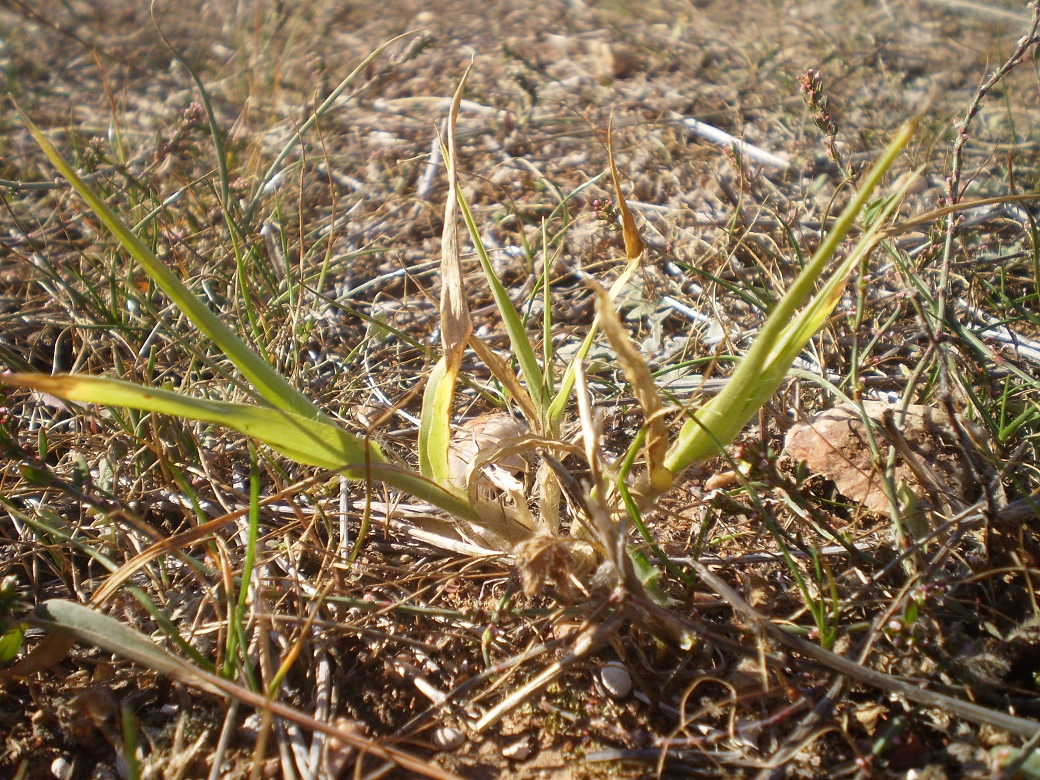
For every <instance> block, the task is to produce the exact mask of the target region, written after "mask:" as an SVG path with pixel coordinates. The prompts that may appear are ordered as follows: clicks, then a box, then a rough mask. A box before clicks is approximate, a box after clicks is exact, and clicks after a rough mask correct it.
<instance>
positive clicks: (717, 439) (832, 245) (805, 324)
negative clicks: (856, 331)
mask: <svg viewBox="0 0 1040 780" xmlns="http://www.w3.org/2000/svg"><path fill="white" fill-rule="evenodd" d="M916 124H917V120H916V119H915V120H911V121H910V122H907V123H906V124H905V125H904V126H903V127H902V128H901V129H900V130H899V132H898V133H897V134H896V136H895V138H894V139H893V140H892V142H891V143H890V144H889V145H888V147H887V148H886V149H885V151H884V153H883V154H882V155H881V157H880V158H879V160H878V162H877V163H876V164H875V165H874V167H873V169H872V170H871V171H870V174H869V175H868V176H867V177H866V178H865V179H864V180H863V183H862V184H861V185H860V187H859V189H858V190H857V191H856V194H855V196H854V197H853V199H852V201H851V202H850V203H849V205H848V206H847V207H846V208H845V210H844V211H843V212H842V214H841V216H840V217H839V218H838V220H837V222H836V223H835V225H834V227H833V228H831V231H830V232H829V233H828V234H827V236H826V238H825V239H824V241H823V242H822V243H821V244H820V247H819V248H818V249H817V250H816V253H815V254H814V255H813V257H812V259H811V260H810V262H809V264H808V265H807V266H806V267H805V268H804V269H803V270H802V272H801V273H800V274H799V275H798V277H797V279H795V281H794V282H793V283H792V285H791V287H790V288H789V289H788V291H787V293H786V294H785V295H784V297H783V298H782V299H781V300H780V302H779V303H778V304H777V305H776V308H775V309H774V310H773V312H772V313H771V314H770V315H769V317H768V319H767V320H766V322H765V323H764V325H763V326H762V330H761V332H760V333H759V335H758V337H757V338H756V339H755V342H754V343H753V344H752V345H751V349H749V350H748V353H747V355H746V356H745V357H744V359H743V360H742V361H741V363H740V366H739V367H738V368H737V370H736V371H735V372H734V373H733V376H732V377H730V379H729V381H728V382H727V383H726V385H725V387H724V388H723V390H722V392H720V393H719V394H718V395H717V396H715V398H713V399H712V400H711V401H710V402H709V403H707V404H706V405H705V406H704V407H702V408H701V409H699V410H698V411H697V412H696V414H695V416H694V417H693V419H690V420H688V421H687V422H686V423H685V424H684V425H683V427H682V430H681V431H680V433H679V437H678V439H677V440H676V441H675V443H674V444H673V445H672V447H671V449H670V450H669V452H668V458H667V460H666V463H665V465H666V466H667V468H668V469H669V470H670V471H671V472H672V473H673V474H678V473H679V472H681V471H682V470H683V469H685V468H686V467H687V466H689V465H690V464H692V463H694V462H697V461H701V460H706V459H707V458H710V457H712V456H713V455H715V454H717V453H718V452H719V451H720V450H721V448H722V447H724V446H726V445H727V444H729V443H730V442H731V441H733V439H735V438H736V437H737V435H738V434H739V433H740V431H741V430H742V429H743V428H744V426H745V425H746V424H747V422H748V421H749V420H750V419H751V417H752V416H753V415H754V414H755V412H756V411H757V410H758V409H759V408H761V407H762V405H763V404H765V403H766V402H767V401H768V400H769V398H770V397H771V396H772V394H773V393H774V392H775V391H776V389H777V388H778V387H779V386H780V383H781V382H783V380H784V377H785V376H786V374H787V371H788V369H789V368H790V366H791V362H792V361H793V360H794V358H795V357H797V355H798V353H799V352H800V351H801V349H802V348H803V347H804V346H805V344H806V343H807V342H808V340H809V339H810V338H811V337H812V335H813V334H814V333H815V332H816V330H818V329H819V328H820V327H821V326H822V325H823V323H824V322H825V321H826V318H827V317H828V316H829V315H830V312H831V311H832V310H833V308H834V306H835V304H836V303H837V302H838V300H839V298H840V291H841V289H842V286H843V285H844V282H845V280H846V278H847V277H848V274H849V273H850V272H851V270H852V268H853V267H855V264H856V263H858V262H859V260H860V259H862V257H863V256H864V255H865V254H866V253H868V252H869V251H870V250H871V249H872V248H873V246H874V244H875V242H876V239H877V235H878V233H879V231H880V230H881V228H882V227H883V222H884V216H887V214H888V213H890V211H891V209H892V208H894V205H895V201H896V200H898V199H895V200H893V202H891V203H890V204H889V206H888V209H886V211H885V212H884V215H883V216H879V218H877V219H876V220H875V221H874V222H873V224H872V226H871V227H870V229H869V230H868V231H867V232H865V233H864V234H863V235H862V236H861V237H860V239H859V241H858V242H857V244H856V246H855V247H854V248H853V250H852V252H851V253H850V255H849V257H848V258H846V260H845V261H844V262H843V263H842V264H841V265H840V266H839V267H838V268H837V269H836V270H835V271H834V272H833V273H832V274H831V276H830V277H828V281H827V282H826V283H825V284H824V287H823V288H822V289H821V290H820V292H819V293H817V294H816V295H815V296H814V298H813V301H812V302H811V303H810V304H809V307H808V308H806V309H805V311H803V312H801V314H799V309H801V308H802V306H803V305H804V304H805V302H806V300H808V299H809V298H810V296H812V295H813V292H814V290H815V287H816V283H817V281H818V280H819V279H820V278H821V277H822V276H823V274H824V272H825V271H826V268H827V265H828V264H829V263H830V261H831V259H832V258H833V256H834V255H835V253H836V252H837V251H838V249H839V248H840V246H841V242H842V241H843V240H844V238H845V236H846V234H847V233H848V232H849V230H850V229H851V228H852V226H853V224H854V223H855V221H856V219H857V217H858V216H859V215H860V213H861V212H862V211H863V209H864V208H865V207H866V206H867V204H868V203H869V202H870V199H871V195H872V194H873V192H874V190H875V188H876V187H877V185H878V184H879V183H880V182H881V179H882V178H883V177H884V175H885V174H886V173H887V172H888V170H889V168H890V167H891V166H892V164H893V163H894V162H895V160H896V158H897V157H898V156H899V154H900V152H901V151H902V149H903V147H904V146H906V144H907V143H908V142H909V140H910V138H911V136H912V135H913V132H914V129H915V127H916ZM796 315H799V319H798V320H797V321H795V320H794V317H795V316H796ZM792 323H793V324H792Z"/></svg>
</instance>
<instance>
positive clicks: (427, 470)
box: [419, 356, 459, 485]
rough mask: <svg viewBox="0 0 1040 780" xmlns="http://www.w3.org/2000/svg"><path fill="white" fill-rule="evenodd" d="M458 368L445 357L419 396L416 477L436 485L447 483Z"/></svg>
mask: <svg viewBox="0 0 1040 780" xmlns="http://www.w3.org/2000/svg"><path fill="white" fill-rule="evenodd" d="M458 373H459V372H458V366H457V365H456V366H452V365H451V361H450V360H449V358H448V356H445V357H443V358H441V359H440V360H438V361H437V365H436V366H434V368H433V373H432V374H430V378H429V379H428V380H427V381H426V390H425V391H424V392H423V404H422V417H421V418H420V421H419V422H420V425H419V473H420V474H422V475H423V476H424V477H426V478H427V479H432V480H434V481H435V482H437V483H438V484H441V485H446V484H447V483H448V447H449V446H450V444H451V412H452V401H453V399H454V398H455V380H456V379H457V378H458Z"/></svg>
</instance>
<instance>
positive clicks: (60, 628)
mask: <svg viewBox="0 0 1040 780" xmlns="http://www.w3.org/2000/svg"><path fill="white" fill-rule="evenodd" d="M30 623H31V624H32V625H34V626H36V627H37V628H42V629H44V630H45V631H47V632H48V633H51V634H57V635H58V636H64V637H68V638H69V639H74V640H76V641H77V642H82V643H84V644H87V645H92V646H94V647H99V648H101V649H102V650H105V651H107V652H109V653H114V654H116V655H120V656H123V657H124V658H129V659H130V660H132V661H134V662H136V663H139V664H141V665H142V666H144V667H145V668H148V669H152V670H154V671H156V672H159V673H161V674H165V675H168V676H170V677H172V678H173V679H175V680H181V681H182V682H187V683H189V684H191V685H197V686H199V687H201V688H203V689H205V690H207V691H209V692H210V693H216V694H218V695H220V693H221V691H220V690H218V689H216V688H213V687H212V686H210V685H209V684H207V682H206V681H205V680H204V679H203V678H202V673H201V672H200V671H198V670H195V669H193V668H192V667H191V665H190V664H189V663H188V662H187V661H184V660H182V659H180V658H178V657H177V656H175V655H172V654H171V653H169V652H167V651H166V650H164V649H163V648H161V647H159V646H158V645H157V644H155V643H154V642H152V641H151V640H150V639H148V638H147V637H146V636H144V635H143V634H141V633H140V632H139V631H135V630H134V629H132V628H130V627H129V626H127V625H124V624H123V623H120V622H119V621H118V620H116V619H114V618H110V617H109V616H108V615H104V614H102V613H100V612H97V611H95V610H93V609H91V608H90V607H85V606H83V605H82V604H77V603H76V602H74V601H63V600H61V599H54V600H52V601H45V602H43V603H42V604H39V605H37V607H36V609H35V610H34V611H33V616H32V618H31V620H30Z"/></svg>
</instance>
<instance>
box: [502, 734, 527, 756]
mask: <svg viewBox="0 0 1040 780" xmlns="http://www.w3.org/2000/svg"><path fill="white" fill-rule="evenodd" d="M502 755H503V756H505V757H506V758H511V759H512V760H513V761H523V760H525V759H526V758H528V757H529V756H530V755H531V738H530V737H523V738H522V739H518V740H517V741H516V742H514V743H512V744H511V745H506V746H505V747H504V748H502Z"/></svg>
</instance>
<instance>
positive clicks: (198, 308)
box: [19, 109, 327, 420]
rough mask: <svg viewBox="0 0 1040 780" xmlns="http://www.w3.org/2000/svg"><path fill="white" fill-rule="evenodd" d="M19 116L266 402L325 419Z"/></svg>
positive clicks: (63, 172)
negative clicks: (156, 254)
mask: <svg viewBox="0 0 1040 780" xmlns="http://www.w3.org/2000/svg"><path fill="white" fill-rule="evenodd" d="M19 113H20V114H21V117H22V121H24V122H25V124H26V126H27V127H28V128H29V131H30V132H31V133H32V135H33V138H35V139H36V143H38V144H39V146H40V148H41V149H42V150H43V153H44V154H46V155H47V157H48V159H50V161H51V164H53V165H54V167H55V168H57V169H58V172H59V173H60V174H61V175H62V176H63V177H64V178H65V179H66V180H67V181H68V182H69V184H71V185H72V187H73V189H75V190H76V192H78V193H79V195H80V197H81V198H83V200H85V201H86V202H87V205H88V206H90V208H91V210H92V211H93V212H94V213H95V214H97V216H98V218H99V219H100V220H101V221H102V222H103V223H104V225H105V227H107V228H108V229H109V230H110V231H111V232H112V234H113V235H114V236H115V237H116V239H118V241H119V243H120V244H122V246H123V248H124V249H126V251H127V252H129V253H130V255H131V256H132V257H133V258H134V259H135V260H136V261H137V262H138V263H140V264H141V266H142V267H143V268H144V269H145V271H147V272H148V275H149V276H151V277H152V279H154V280H155V283H156V284H158V285H159V287H161V288H162V290H163V292H165V293H166V294H167V295H168V296H169V297H170V300H172V301H173V303H174V304H175V305H176V306H177V307H178V308H179V309H181V310H182V311H183V312H184V313H185V314H186V315H187V316H188V318H189V319H190V320H191V321H192V323H193V324H194V325H195V327H197V328H198V329H199V330H200V331H201V332H202V333H203V334H205V335H206V336H208V337H209V338H210V339H212V340H213V342H214V343H215V344H216V345H217V346H218V347H220V349H221V350H222V351H223V352H224V354H226V355H227V357H228V359H230V360H231V362H232V363H234V364H235V366H236V367H237V368H238V370H239V371H241V372H242V373H243V374H244V375H245V377H246V379H248V380H249V381H250V382H251V383H252V385H253V387H255V388H256V390H257V391H258V392H259V393H260V396H261V397H262V398H263V399H264V400H265V401H267V402H268V403H269V404H271V405H272V406H275V407H277V408H279V409H282V410H284V411H286V412H291V413H293V414H297V415H300V416H302V417H306V418H309V419H312V420H327V418H326V417H325V415H324V414H323V413H322V412H321V411H320V410H319V409H318V408H317V407H316V406H315V405H314V404H313V403H312V402H311V400H310V399H309V398H307V396H305V395H304V394H303V393H301V392H300V391H299V390H297V389H296V388H295V387H293V386H292V385H291V384H290V383H289V381H288V380H287V379H285V377H283V376H282V375H281V374H279V373H278V372H277V371H275V370H274V369H273V368H272V367H271V366H270V365H269V364H268V363H267V362H266V361H264V359H263V358H261V357H260V356H259V355H258V354H257V353H256V352H254V351H253V350H252V349H250V348H249V347H248V346H246V344H245V342H244V341H242V339H241V338H239V336H238V335H237V334H236V333H235V332H234V331H233V330H231V328H229V327H228V326H227V325H225V324H224V323H223V322H221V320H220V319H219V318H218V317H217V316H216V315H215V314H214V313H213V312H211V311H210V310H209V309H208V308H207V307H206V305H205V304H204V303H202V301H200V300H199V298H198V297H197V296H196V295H195V294H194V293H192V291H191V290H189V289H188V288H187V286H186V285H185V284H184V283H183V282H182V281H181V280H180V279H178V278H177V276H176V275H175V274H174V273H173V271H171V270H170V269H169V268H168V267H167V266H166V264H165V263H163V262H162V261H161V260H160V259H159V258H158V257H156V256H155V254H154V253H153V252H152V250H151V249H149V248H148V246H147V245H146V244H145V243H144V242H143V241H142V240H141V239H140V238H139V237H138V236H137V235H136V234H135V233H134V232H133V231H132V230H131V229H130V227H129V226H128V225H127V224H126V223H125V222H123V220H122V219H120V217H119V216H118V215H117V214H116V213H115V212H114V211H112V209H110V208H109V207H108V204H107V203H105V201H104V200H102V198H101V197H100V196H98V194H97V193H95V192H94V191H93V190H92V189H91V188H90V186H89V185H88V184H87V183H86V182H85V181H83V179H82V178H80V176H79V175H78V174H77V173H76V171H75V170H73V169H72V166H70V165H69V164H68V163H67V162H66V161H65V159H64V158H63V157H62V156H61V154H60V153H59V152H58V150H57V148H56V147H55V146H54V144H52V143H51V142H50V141H49V140H47V138H46V136H44V134H43V131H41V130H40V128H39V127H37V126H36V125H35V124H34V123H33V122H32V120H31V119H29V117H27V116H26V115H25V114H24V113H22V112H21V110H20V109H19Z"/></svg>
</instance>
